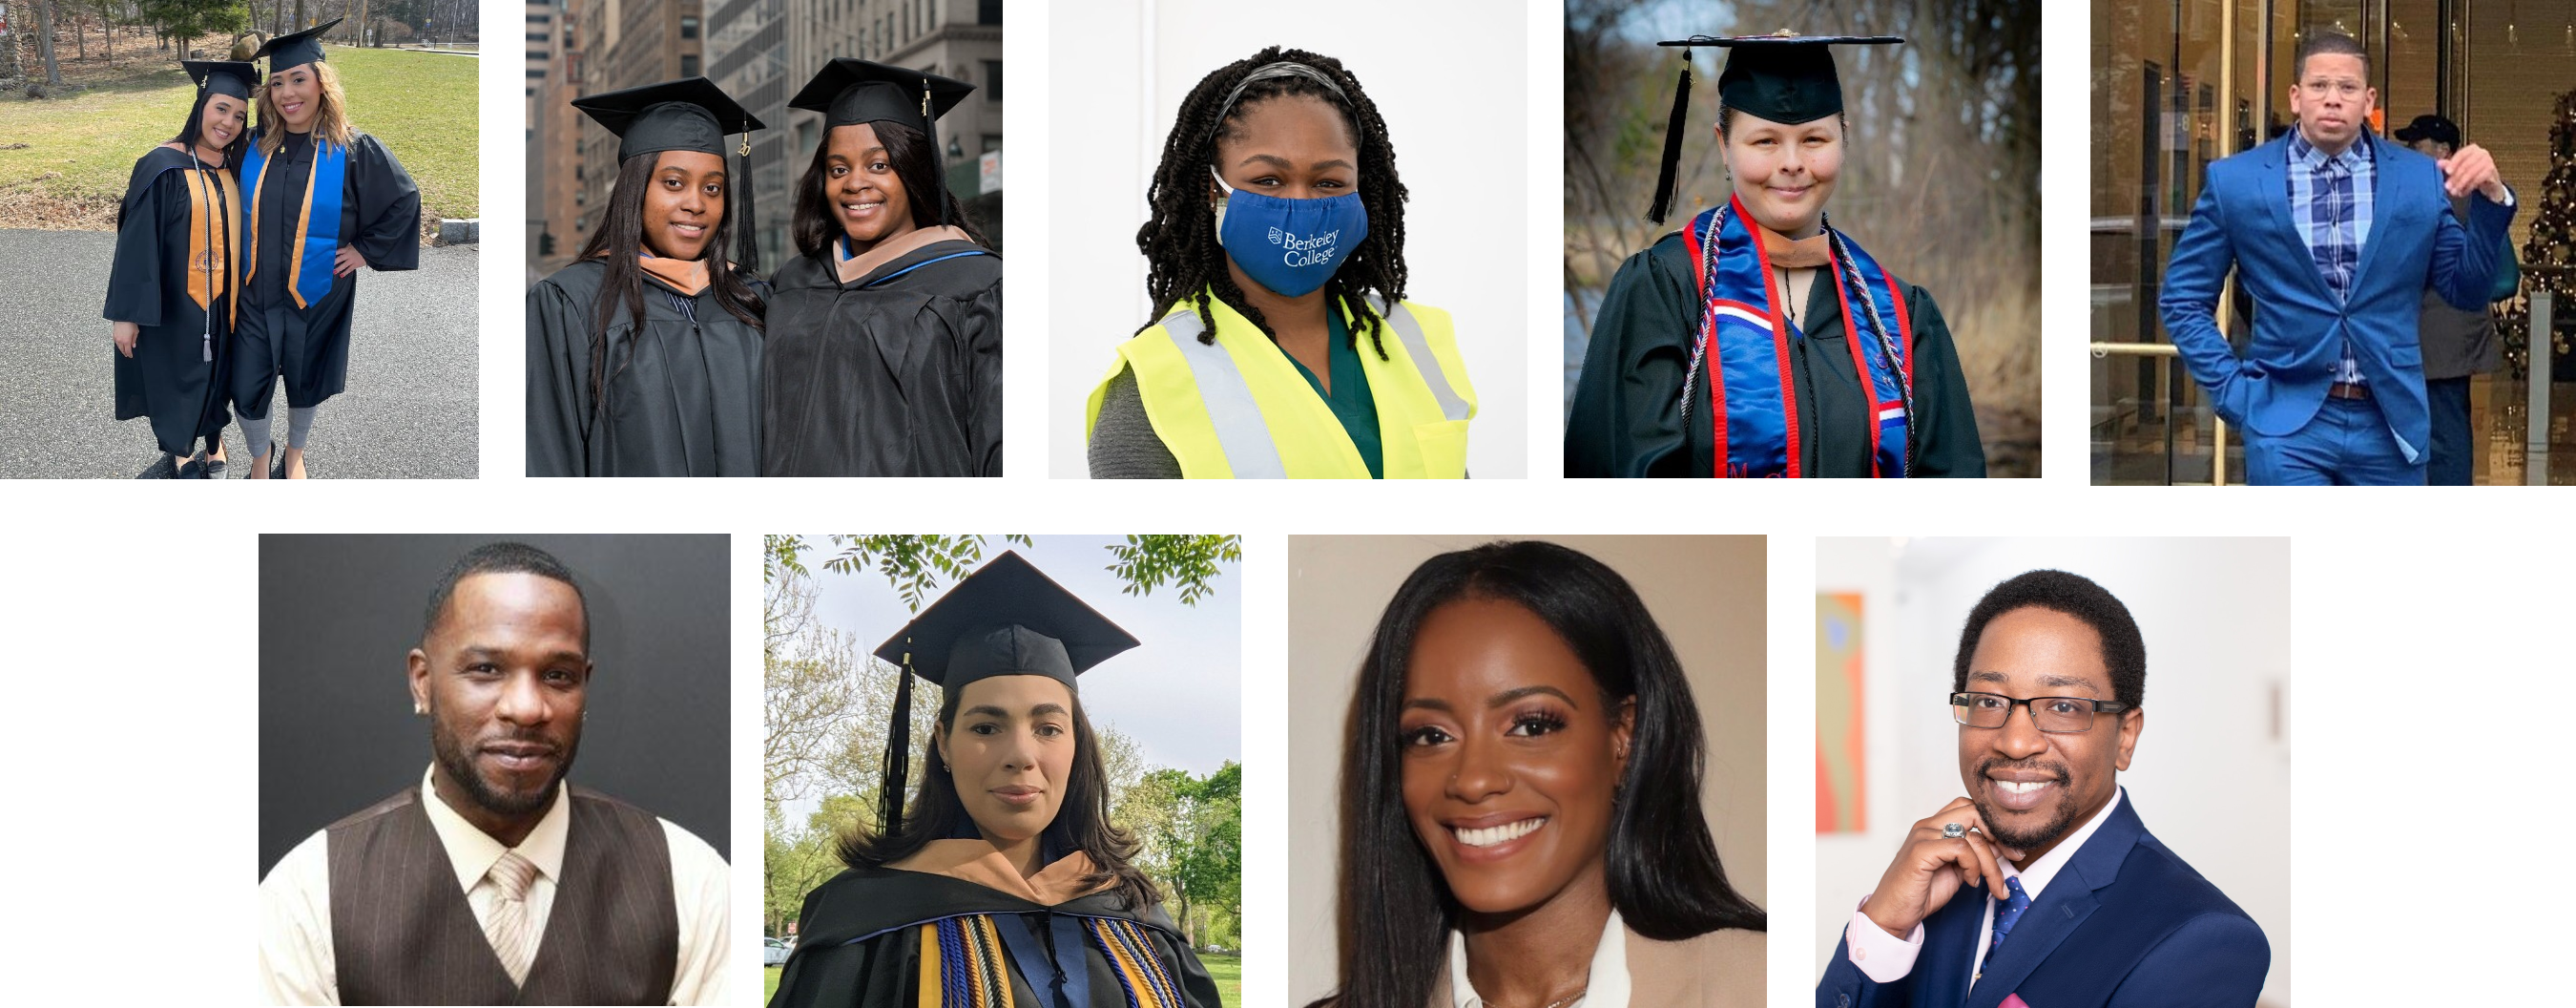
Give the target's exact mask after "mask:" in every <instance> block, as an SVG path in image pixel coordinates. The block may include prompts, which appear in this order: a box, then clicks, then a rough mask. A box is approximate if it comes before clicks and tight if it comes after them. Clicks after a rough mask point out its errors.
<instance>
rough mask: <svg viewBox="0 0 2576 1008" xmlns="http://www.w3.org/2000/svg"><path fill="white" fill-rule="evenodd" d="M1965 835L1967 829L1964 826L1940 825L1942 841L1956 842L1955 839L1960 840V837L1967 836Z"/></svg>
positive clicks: (1955, 824) (1953, 824)
mask: <svg viewBox="0 0 2576 1008" xmlns="http://www.w3.org/2000/svg"><path fill="white" fill-rule="evenodd" d="M1967 835H1968V827H1966V826H1964V825H1961V824H1959V823H1942V824H1941V836H1942V838H1943V839H1948V840H1956V839H1958V838H1960V837H1963V836H1967Z"/></svg>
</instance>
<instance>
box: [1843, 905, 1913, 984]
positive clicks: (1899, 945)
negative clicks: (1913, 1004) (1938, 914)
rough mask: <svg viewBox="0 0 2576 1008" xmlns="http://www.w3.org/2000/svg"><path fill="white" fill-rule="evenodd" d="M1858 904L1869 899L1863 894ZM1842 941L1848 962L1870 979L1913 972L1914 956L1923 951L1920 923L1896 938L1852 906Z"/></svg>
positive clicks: (1893, 978) (1886, 980) (1897, 977)
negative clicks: (1849, 960) (1846, 950)
mask: <svg viewBox="0 0 2576 1008" xmlns="http://www.w3.org/2000/svg"><path fill="white" fill-rule="evenodd" d="M1861 905H1862V906H1864V907H1866V906H1868V905H1869V900H1868V899H1867V898H1866V897H1864V898H1863V899H1862V900H1861ZM1843 944H1844V946H1845V947H1846V948H1848V949H1849V950H1850V951H1849V954H1850V956H1851V964H1852V965H1854V966H1857V967H1860V972H1861V975H1863V976H1866V977H1868V978H1869V979H1870V982H1871V983H1883V984H1884V983H1895V982H1897V981H1899V980H1903V979H1905V975H1906V974H1908V973H1912V972H1914V956H1915V954H1916V953H1919V952H1921V951H1923V925H1921V924H1916V925H1914V933H1912V934H1909V935H1906V936H1905V937H1903V938H1899V937H1897V936H1895V935H1892V934H1889V933H1887V929H1886V928H1882V927H1879V926H1878V922H1877V921H1874V920H1871V919H1869V915H1868V914H1866V913H1863V912H1861V911H1860V910H1854V911H1852V919H1851V924H1849V925H1848V926H1846V927H1844V928H1843Z"/></svg>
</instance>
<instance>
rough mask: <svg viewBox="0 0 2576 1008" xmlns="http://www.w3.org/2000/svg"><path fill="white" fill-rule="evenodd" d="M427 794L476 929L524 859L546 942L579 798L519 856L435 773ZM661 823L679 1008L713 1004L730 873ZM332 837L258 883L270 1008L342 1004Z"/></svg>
mask: <svg viewBox="0 0 2576 1008" xmlns="http://www.w3.org/2000/svg"><path fill="white" fill-rule="evenodd" d="M420 794H421V803H420V804H421V809H422V811H424V812H426V813H428V815H429V825H430V827H431V828H432V829H434V830H436V831H437V833H438V842H439V846H441V847H444V848H446V849H447V861H448V866H449V867H451V868H453V869H455V871H456V887H457V888H459V889H462V890H464V892H465V902H466V903H467V904H469V905H471V906H472V907H473V908H474V922H475V923H476V924H478V925H483V926H485V927H487V928H488V927H489V925H490V923H491V920H492V913H493V909H494V907H495V906H496V905H497V904H498V903H499V902H500V899H501V890H500V886H499V885H497V884H495V883H494V882H493V881H492V880H491V879H489V878H486V877H484V876H485V873H487V872H489V871H491V870H492V865H493V863H494V862H497V861H499V860H501V855H502V854H503V853H505V852H507V851H510V850H516V851H518V853H519V856H520V857H523V858H526V859H528V861H529V862H530V863H532V864H535V865H536V866H537V880H536V882H535V883H533V884H531V885H530V886H529V887H528V899H527V903H528V916H529V924H530V925H531V926H532V927H534V928H535V929H536V931H537V933H538V934H540V935H542V934H544V933H545V930H546V919H547V917H548V916H549V915H550V914H551V913H552V912H553V910H554V905H555V887H556V884H557V881H558V880H559V879H560V877H561V876H562V874H563V864H564V840H565V835H566V832H567V831H568V830H569V829H570V828H571V825H572V793H571V789H570V788H558V789H556V791H555V803H554V805H553V807H551V808H548V809H547V810H546V814H545V817H544V818H542V819H539V820H537V826H536V828H535V829H533V830H530V831H528V836H527V838H526V839H524V840H521V841H520V842H519V846H517V847H516V848H509V847H503V846H501V842H500V841H498V840H494V839H492V837H491V835H490V834H487V833H485V832H483V831H482V830H480V829H477V828H475V827H474V824H472V823H469V822H466V821H465V817H464V816H462V815H458V814H457V812H456V810H455V809H452V808H449V807H447V802H446V800H444V799H442V798H440V797H438V791H437V790H436V789H435V788H432V787H431V786H430V774H429V772H428V771H423V772H422V774H421V778H420ZM655 821H656V822H659V823H661V824H662V836H663V839H665V840H666V841H668V842H669V845H670V849H671V899H672V905H673V906H675V907H676V908H678V910H679V918H680V920H679V929H680V936H679V939H680V940H679V946H680V958H679V962H678V964H677V969H675V970H674V971H673V972H672V974H671V1003H672V1004H674V1005H700V1004H714V1003H717V1002H718V1001H721V1000H722V999H723V998H724V996H725V994H724V985H725V946H726V944H727V943H728V941H729V938H728V925H727V913H728V911H727V908H726V901H727V899H728V897H727V888H726V886H727V876H726V871H727V867H726V865H725V861H724V858H722V857H720V856H718V855H717V854H716V852H715V848H713V847H709V846H707V843H706V841H704V840H700V839H698V838H697V836H696V835H694V834H691V833H690V832H689V831H687V830H684V829H681V828H680V827H678V826H675V825H672V824H671V821H670V820H668V819H659V818H657V819H655ZM329 835H330V834H329V833H328V831H325V830H316V831H314V833H313V835H312V836H310V837H307V838H305V840H304V842H303V843H300V844H297V845H295V849H294V850H291V851H288V852H287V853H286V857H285V858H283V859H281V860H279V861H278V862H277V867H275V868H271V869H269V872H268V877H267V878H264V879H261V880H260V882H259V981H260V987H261V989H262V990H263V991H265V992H266V994H267V997H268V1000H269V1003H271V1004H282V1005H336V1004H339V1003H340V982H339V979H338V973H337V970H336V969H335V967H334V966H333V964H332V960H331V956H332V953H331V855H330V851H329V848H328V843H329V840H328V838H329Z"/></svg>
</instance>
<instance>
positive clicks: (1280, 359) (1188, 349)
mask: <svg viewBox="0 0 2576 1008" xmlns="http://www.w3.org/2000/svg"><path fill="white" fill-rule="evenodd" d="M1337 304H1338V303H1337ZM1208 307H1209V311H1210V313H1211V314H1213V315H1215V316H1216V342H1215V343H1213V344H1208V343H1201V342H1199V333H1200V332H1201V331H1202V326H1201V324H1200V322H1199V317H1198V312H1197V311H1196V309H1195V308H1194V307H1192V302H1191V301H1190V300H1188V299H1184V300H1183V301H1182V302H1181V307H1180V309H1179V310H1178V311H1175V312H1173V313H1172V314H1171V315H1170V316H1169V317H1167V318H1165V319H1163V320H1162V321H1161V322H1159V323H1156V324H1155V325H1154V326H1153V327H1152V328H1149V329H1146V330H1145V331H1144V332H1142V333H1138V334H1137V335H1136V336H1135V338H1133V339H1130V340H1128V341H1127V342H1125V343H1122V344H1119V346H1118V360H1117V361H1116V362H1115V363H1113V364H1111V365H1110V367H1109V373H1108V374H1107V375H1104V376H1102V378H1101V379H1100V385H1099V386H1098V387H1096V388H1094V389H1092V390H1091V400H1090V402H1089V403H1088V404H1087V405H1086V407H1085V412H1084V417H1083V425H1082V436H1083V440H1084V441H1085V442H1086V443H1088V442H1089V441H1090V439H1091V430H1092V428H1093V427H1094V426H1096V425H1098V424H1099V423H1100V401H1101V399H1102V398H1103V397H1104V396H1105V395H1106V394H1107V393H1108V391H1109V382H1110V381H1111V380H1112V379H1115V378H1117V377H1118V372H1120V371H1129V370H1132V371H1134V372H1135V373H1136V391H1137V392H1138V393H1139V395H1140V397H1141V398H1142V399H1143V400H1144V404H1145V418H1146V419H1147V420H1148V421H1150V422H1151V423H1152V424H1153V426H1154V433H1155V434H1156V435H1158V436H1160V437H1161V438H1162V440H1163V445H1164V446H1165V447H1166V448H1169V449H1171V452H1172V456H1173V457H1174V458H1176V459H1178V460H1179V461H1180V463H1181V475H1182V476H1184V477H1187V478H1190V479H1227V478H1244V479H1253V478H1273V479H1276V478H1280V477H1293V478H1299V479H1306V478H1324V479H1367V478H1369V471H1368V464H1367V463H1366V462H1363V461H1361V459H1360V452H1359V448H1358V447H1357V446H1355V445H1353V444H1351V437H1350V435H1349V434H1348V433H1346V432H1344V431H1343V430H1342V423H1341V421H1340V420H1339V419H1338V418H1336V417H1334V416H1333V410H1332V407H1330V406H1328V405H1326V404H1325V403H1324V398H1323V397H1322V396H1319V395H1316V394H1315V389H1314V386H1312V385H1309V384H1307V383H1306V378H1305V376H1304V375H1302V374H1299V373H1298V371H1297V365H1296V363H1295V362H1293V361H1291V360H1289V359H1288V355H1287V354H1286V353H1284V352H1282V351H1281V350H1280V349H1279V346H1278V344H1276V343H1273V342H1271V341H1270V337H1268V336H1264V335H1262V333H1261V330H1260V329H1259V328H1258V327H1256V326H1254V325H1253V324H1252V322H1251V320H1249V319H1246V318H1244V317H1243V315H1242V313H1240V312H1237V311H1235V310H1234V309H1233V308H1231V307H1229V306H1227V305H1226V303H1225V302H1224V301H1222V300H1218V299H1215V298H1210V299H1209V301H1208ZM1372 307H1374V308H1376V309H1377V311H1378V314H1379V315H1380V316H1382V317H1383V318H1384V319H1385V320H1386V327H1387V330H1388V333H1389V335H1391V336H1393V337H1394V338H1393V339H1389V340H1386V341H1385V342H1386V356H1387V359H1385V360H1379V359H1378V356H1377V353H1376V351H1375V350H1374V349H1373V348H1371V347H1369V346H1368V345H1367V344H1365V343H1363V344H1362V345H1361V347H1360V355H1359V356H1360V367H1361V370H1363V371H1365V372H1366V373H1367V374H1368V384H1369V394H1370V397H1371V398H1373V399H1375V400H1377V421H1378V438H1379V441H1380V455H1381V458H1380V460H1379V461H1380V463H1381V464H1382V467H1383V468H1384V470H1385V472H1386V478H1388V479H1425V478H1429V479H1458V478H1460V477H1463V476H1465V475H1466V474H1467V421H1468V420H1469V419H1470V418H1472V417H1474V416H1475V415H1476V390H1475V388H1474V387H1473V386H1470V385H1469V384H1467V365H1466V363H1465V361H1464V360H1463V359H1461V358H1460V357H1459V356H1458V341H1457V338H1456V336H1455V334H1454V331H1453V329H1452V326H1451V324H1450V321H1449V313H1448V312H1445V311H1441V310H1440V309H1438V308H1431V307H1426V306H1423V305H1418V304H1414V303H1412V302H1410V301H1406V302H1400V303H1398V304H1397V305H1396V306H1395V309H1394V310H1393V311H1389V310H1387V309H1386V308H1385V307H1384V306H1383V305H1382V304H1376V303H1372ZM1344 321H1345V322H1349V323H1350V328H1351V330H1352V331H1353V332H1358V331H1359V330H1360V328H1361V327H1360V325H1359V324H1358V323H1357V322H1352V321H1351V320H1350V319H1349V318H1348V317H1347V316H1345V318H1344Z"/></svg>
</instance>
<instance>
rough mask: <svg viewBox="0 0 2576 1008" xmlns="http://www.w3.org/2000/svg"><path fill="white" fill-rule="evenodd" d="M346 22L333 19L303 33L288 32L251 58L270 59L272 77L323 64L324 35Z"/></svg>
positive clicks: (268, 42)
mask: <svg viewBox="0 0 2576 1008" xmlns="http://www.w3.org/2000/svg"><path fill="white" fill-rule="evenodd" d="M344 20H347V19H346V18H332V19H331V20H328V21H325V22H322V23H321V24H318V25H314V26H313V27H311V28H307V29H304V30H303V31H300V32H288V33H286V34H284V35H280V36H277V37H276V38H272V39H269V40H268V41H267V42H266V43H263V44H262V45H261V46H260V47H259V51H258V52H255V53H252V54H251V57H250V58H252V59H258V58H260V57H262V56H266V57H268V72H269V73H270V74H272V75H273V74H280V73H284V72H286V71H288V70H293V69H295V68H296V67H300V66H303V65H304V64H307V63H319V62H322V33H323V32H326V31H330V30H331V29H333V28H335V27H338V26H339V24H340V22H342V21H344Z"/></svg>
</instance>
